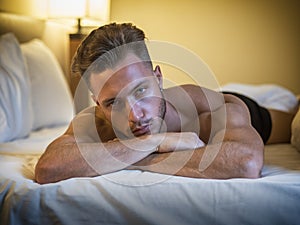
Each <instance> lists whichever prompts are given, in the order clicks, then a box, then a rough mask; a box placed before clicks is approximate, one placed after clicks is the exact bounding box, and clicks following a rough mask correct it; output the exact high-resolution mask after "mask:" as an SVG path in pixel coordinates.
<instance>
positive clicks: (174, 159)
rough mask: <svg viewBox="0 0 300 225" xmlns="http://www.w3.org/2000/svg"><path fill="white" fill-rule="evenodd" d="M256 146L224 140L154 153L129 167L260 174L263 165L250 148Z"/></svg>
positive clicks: (209, 174)
mask: <svg viewBox="0 0 300 225" xmlns="http://www.w3.org/2000/svg"><path fill="white" fill-rule="evenodd" d="M242 145H244V146H242ZM253 147H254V146H251V145H249V144H241V143H237V142H224V143H222V144H214V145H208V146H206V147H202V148H198V149H196V150H186V151H178V152H170V153H161V154H159V153H154V154H151V155H149V156H148V157H146V158H145V159H143V160H141V161H139V162H137V163H136V164H134V165H133V166H130V167H128V169H140V170H143V171H150V172H156V173H162V174H169V175H177V176H184V177H194V178H215V179H228V178H234V177H239V178H242V177H249V178H253V177H259V175H260V173H259V171H260V169H261V165H259V163H258V164H257V163H256V160H257V159H256V156H253V151H252V150H251V149H252V148H253ZM242 149H243V150H242ZM236 151H239V153H238V154H237V152H236ZM241 151H244V154H241ZM237 156H238V157H237Z"/></svg>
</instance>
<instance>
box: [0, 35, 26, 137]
mask: <svg viewBox="0 0 300 225" xmlns="http://www.w3.org/2000/svg"><path fill="white" fill-rule="evenodd" d="M0 52H1V54H0V142H6V141H11V140H14V139H17V138H23V137H25V136H27V135H28V134H29V133H30V131H31V128H32V105H31V96H30V81H29V78H28V75H27V71H26V67H25V63H24V59H23V55H22V52H21V49H20V46H19V42H18V40H17V39H16V37H15V36H14V34H12V33H8V34H5V35H2V36H1V37H0Z"/></svg>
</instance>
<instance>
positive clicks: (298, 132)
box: [291, 109, 300, 152]
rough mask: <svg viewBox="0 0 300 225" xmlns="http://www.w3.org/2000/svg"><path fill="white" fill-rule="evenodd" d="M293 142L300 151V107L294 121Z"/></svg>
mask: <svg viewBox="0 0 300 225" xmlns="http://www.w3.org/2000/svg"><path fill="white" fill-rule="evenodd" d="M291 143H292V145H293V146H295V147H296V148H297V149H298V151H299V152H300V109H299V110H298V112H297V114H296V115H295V117H294V119H293V122H292V137H291Z"/></svg>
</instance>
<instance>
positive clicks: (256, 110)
mask: <svg viewBox="0 0 300 225" xmlns="http://www.w3.org/2000/svg"><path fill="white" fill-rule="evenodd" d="M222 93H223V94H231V95H234V96H236V97H238V98H239V99H241V100H242V101H243V102H244V103H245V104H246V105H247V107H248V109H249V112H250V116H251V124H252V126H253V127H254V128H255V129H256V130H257V132H258V133H259V134H260V136H261V138H262V139H263V142H264V143H266V142H267V141H268V139H269V137H270V134H271V130H272V120H271V115H270V113H269V111H268V110H267V109H266V108H264V107H262V106H260V105H258V104H257V102H255V101H254V100H252V99H250V98H248V97H246V96H244V95H241V94H238V93H235V92H228V91H223V92H222Z"/></svg>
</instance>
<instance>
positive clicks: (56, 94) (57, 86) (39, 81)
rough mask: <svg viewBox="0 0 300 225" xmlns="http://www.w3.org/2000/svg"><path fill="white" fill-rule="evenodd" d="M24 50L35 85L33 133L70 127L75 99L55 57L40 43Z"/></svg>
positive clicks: (35, 42)
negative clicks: (63, 126)
mask: <svg viewBox="0 0 300 225" xmlns="http://www.w3.org/2000/svg"><path fill="white" fill-rule="evenodd" d="M21 49H22V51H23V54H24V56H25V60H26V62H27V67H28V74H29V77H30V81H31V97H32V108H33V115H34V119H33V130H36V129H40V128H43V127H52V126H55V125H62V124H67V123H69V122H70V121H71V119H72V117H73V111H74V110H73V108H74V107H73V101H72V96H71V92H70V90H69V87H68V84H67V82H66V79H65V77H64V74H63V72H62V69H61V67H60V65H59V63H58V61H57V59H56V58H55V56H54V54H53V53H52V52H51V50H50V49H49V48H48V47H47V46H46V45H45V44H44V43H43V42H42V41H41V40H38V39H34V40H32V41H30V42H27V43H24V44H21Z"/></svg>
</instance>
